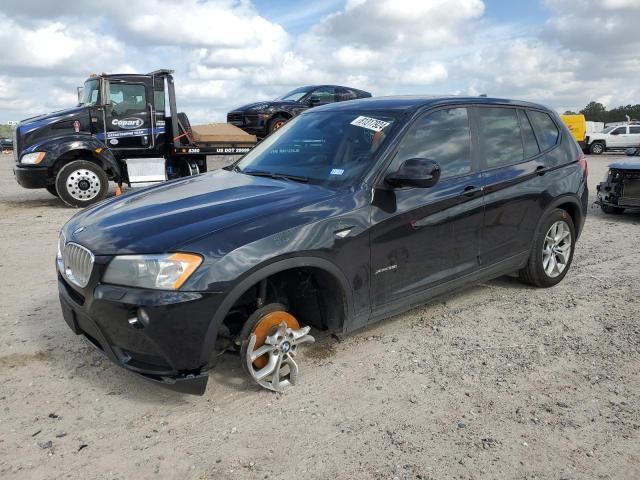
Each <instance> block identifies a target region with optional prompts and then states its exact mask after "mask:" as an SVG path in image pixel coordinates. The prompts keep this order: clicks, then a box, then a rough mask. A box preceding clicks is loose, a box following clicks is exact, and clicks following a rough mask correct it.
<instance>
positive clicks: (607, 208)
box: [600, 203, 624, 215]
mask: <svg viewBox="0 0 640 480" xmlns="http://www.w3.org/2000/svg"><path fill="white" fill-rule="evenodd" d="M600 209H601V210H602V212H603V213H608V214H611V215H620V214H622V213H624V208H621V207H613V206H611V205H604V204H602V203H601V204H600Z"/></svg>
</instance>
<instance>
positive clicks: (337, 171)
mask: <svg viewBox="0 0 640 480" xmlns="http://www.w3.org/2000/svg"><path fill="white" fill-rule="evenodd" d="M343 173H344V170H343V169H342V168H334V169H333V170H331V172H329V175H342V174H343Z"/></svg>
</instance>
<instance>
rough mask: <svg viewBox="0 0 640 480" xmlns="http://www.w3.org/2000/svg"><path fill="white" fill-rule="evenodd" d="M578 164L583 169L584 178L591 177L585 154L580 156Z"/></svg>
mask: <svg viewBox="0 0 640 480" xmlns="http://www.w3.org/2000/svg"><path fill="white" fill-rule="evenodd" d="M578 163H579V164H580V166H581V167H582V171H583V172H584V176H585V177H588V176H589V164H588V163H587V157H586V156H585V155H584V153H583V154H582V155H580V158H579V159H578Z"/></svg>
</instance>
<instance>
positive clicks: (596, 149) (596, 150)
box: [589, 142, 605, 155]
mask: <svg viewBox="0 0 640 480" xmlns="http://www.w3.org/2000/svg"><path fill="white" fill-rule="evenodd" d="M604 150H605V147H604V143H602V142H593V143H592V144H591V145H590V146H589V152H590V153H591V154H593V155H601V154H603V153H604Z"/></svg>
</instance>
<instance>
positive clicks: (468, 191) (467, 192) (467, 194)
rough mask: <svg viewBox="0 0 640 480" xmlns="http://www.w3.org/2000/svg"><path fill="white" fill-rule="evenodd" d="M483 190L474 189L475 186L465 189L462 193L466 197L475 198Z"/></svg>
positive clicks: (480, 188) (479, 188)
mask: <svg viewBox="0 0 640 480" xmlns="http://www.w3.org/2000/svg"><path fill="white" fill-rule="evenodd" d="M482 190H483V188H482V187H474V186H473V185H469V186H468V187H464V190H463V191H462V194H463V195H464V196H465V197H473V196H475V195H476V194H478V193H480V192H482Z"/></svg>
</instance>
